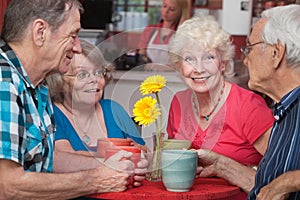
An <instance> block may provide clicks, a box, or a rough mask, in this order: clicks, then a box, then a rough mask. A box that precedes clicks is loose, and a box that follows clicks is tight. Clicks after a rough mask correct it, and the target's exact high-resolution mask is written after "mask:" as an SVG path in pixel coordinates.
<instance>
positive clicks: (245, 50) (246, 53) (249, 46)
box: [240, 41, 265, 57]
mask: <svg viewBox="0 0 300 200" xmlns="http://www.w3.org/2000/svg"><path fill="white" fill-rule="evenodd" d="M247 43H248V45H247V46H244V47H241V49H240V50H241V52H242V53H243V54H244V56H245V57H247V56H248V55H249V53H250V51H251V49H252V47H253V46H255V45H257V44H261V43H265V42H263V41H260V42H256V43H254V44H250V43H249V42H247Z"/></svg>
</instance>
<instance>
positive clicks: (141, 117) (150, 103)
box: [133, 96, 161, 126]
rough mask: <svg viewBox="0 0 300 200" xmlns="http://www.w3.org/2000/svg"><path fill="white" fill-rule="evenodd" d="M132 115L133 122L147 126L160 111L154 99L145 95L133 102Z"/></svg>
mask: <svg viewBox="0 0 300 200" xmlns="http://www.w3.org/2000/svg"><path fill="white" fill-rule="evenodd" d="M133 115H134V121H135V122H139V125H145V126H147V125H150V124H152V123H153V122H154V121H155V120H156V119H157V118H158V116H159V115H161V113H160V109H159V108H157V107H156V99H154V98H152V97H151V96H146V97H144V98H142V99H140V100H138V101H137V102H136V103H135V104H134V108H133Z"/></svg>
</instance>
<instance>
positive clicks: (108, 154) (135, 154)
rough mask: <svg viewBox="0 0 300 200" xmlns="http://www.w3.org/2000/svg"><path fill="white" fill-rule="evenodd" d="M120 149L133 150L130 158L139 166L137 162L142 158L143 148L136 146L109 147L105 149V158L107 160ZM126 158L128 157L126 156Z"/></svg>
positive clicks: (135, 165)
mask: <svg viewBox="0 0 300 200" xmlns="http://www.w3.org/2000/svg"><path fill="white" fill-rule="evenodd" d="M120 150H124V151H128V152H131V153H132V156H131V157H130V158H129V159H130V160H131V161H132V162H133V163H134V167H137V163H138V162H139V161H140V160H141V149H139V148H137V147H134V146H114V147H108V148H107V149H106V150H105V160H107V159H108V158H109V157H111V156H112V155H114V154H116V153H117V152H119V151H120ZM124 159H127V158H124Z"/></svg>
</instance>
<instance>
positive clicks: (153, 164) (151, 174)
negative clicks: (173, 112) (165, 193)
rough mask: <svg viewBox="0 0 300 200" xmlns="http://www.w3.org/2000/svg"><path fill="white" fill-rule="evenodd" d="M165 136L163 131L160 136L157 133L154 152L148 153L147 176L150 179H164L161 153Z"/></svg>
mask: <svg viewBox="0 0 300 200" xmlns="http://www.w3.org/2000/svg"><path fill="white" fill-rule="evenodd" d="M163 138H164V134H163V133H161V134H159V136H158V137H157V136H156V135H155V137H154V145H153V146H154V149H153V152H149V153H147V160H148V163H149V167H148V173H147V176H146V178H147V180H148V181H162V170H161V166H162V164H161V153H162V143H163Z"/></svg>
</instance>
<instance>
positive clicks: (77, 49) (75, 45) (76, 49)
mask: <svg viewBox="0 0 300 200" xmlns="http://www.w3.org/2000/svg"><path fill="white" fill-rule="evenodd" d="M73 51H74V52H75V53H78V54H80V53H81V52H82V48H81V45H80V41H79V37H78V35H77V36H76V38H75V40H74V43H73Z"/></svg>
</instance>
